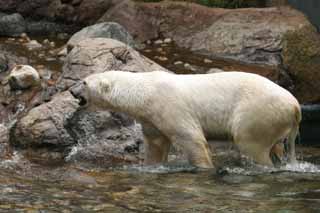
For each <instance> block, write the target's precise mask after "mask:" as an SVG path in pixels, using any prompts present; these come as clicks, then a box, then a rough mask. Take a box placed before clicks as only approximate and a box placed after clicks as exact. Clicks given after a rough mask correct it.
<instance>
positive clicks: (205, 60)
mask: <svg viewBox="0 0 320 213" xmlns="http://www.w3.org/2000/svg"><path fill="white" fill-rule="evenodd" d="M203 62H204V63H205V64H211V63H212V60H210V59H207V58H205V59H204V60H203Z"/></svg>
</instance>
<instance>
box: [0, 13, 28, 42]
mask: <svg viewBox="0 0 320 213" xmlns="http://www.w3.org/2000/svg"><path fill="white" fill-rule="evenodd" d="M25 31H26V24H25V20H24V18H23V17H22V16H21V15H20V14H19V13H14V14H11V15H4V16H2V17H0V36H11V37H14V36H20V35H21V33H24V32H25Z"/></svg>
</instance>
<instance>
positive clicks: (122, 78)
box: [69, 71, 132, 111]
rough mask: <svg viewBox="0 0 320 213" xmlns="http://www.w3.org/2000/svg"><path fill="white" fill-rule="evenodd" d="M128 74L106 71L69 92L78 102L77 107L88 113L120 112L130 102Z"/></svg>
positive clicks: (86, 79)
mask: <svg viewBox="0 0 320 213" xmlns="http://www.w3.org/2000/svg"><path fill="white" fill-rule="evenodd" d="M128 74H129V73H128V72H121V71H108V72H104V73H98V74H93V75H90V76H88V77H86V78H85V79H84V80H82V81H80V82H78V83H77V84H76V85H74V86H72V87H71V88H70V89H69V91H70V92H71V94H72V95H73V96H74V97H75V98H77V99H79V100H80V103H79V105H80V106H81V107H85V108H87V109H89V110H90V111H97V110H116V111H118V110H121V108H123V107H125V105H127V104H126V103H128V102H130V100H127V97H129V96H128V95H127V94H128V93H129V92H130V90H131V89H132V85H131V84H130V76H128Z"/></svg>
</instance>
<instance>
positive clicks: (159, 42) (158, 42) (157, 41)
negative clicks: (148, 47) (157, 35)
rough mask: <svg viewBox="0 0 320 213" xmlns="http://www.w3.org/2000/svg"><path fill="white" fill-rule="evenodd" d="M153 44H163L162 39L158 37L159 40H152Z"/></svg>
mask: <svg viewBox="0 0 320 213" xmlns="http://www.w3.org/2000/svg"><path fill="white" fill-rule="evenodd" d="M154 44H163V41H162V40H161V39H159V40H156V41H155V42H154Z"/></svg>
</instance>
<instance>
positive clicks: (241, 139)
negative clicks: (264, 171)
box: [234, 125, 290, 166]
mask: <svg viewBox="0 0 320 213" xmlns="http://www.w3.org/2000/svg"><path fill="white" fill-rule="evenodd" d="M289 131H290V127H289V126H288V125H282V126H278V128H277V127H275V126H273V127H266V128H261V131H258V129H255V128H252V127H251V128H246V129H244V128H240V129H239V134H238V135H237V136H236V137H235V138H234V143H235V144H236V145H237V146H238V148H239V150H240V152H241V153H243V154H245V155H247V156H248V157H251V158H252V159H253V160H254V161H255V162H256V163H258V164H262V165H266V166H274V164H273V161H272V159H271V157H270V155H271V154H274V153H271V151H272V149H273V147H274V146H276V145H277V143H279V141H283V140H284V139H285V138H287V137H288V135H289Z"/></svg>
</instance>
